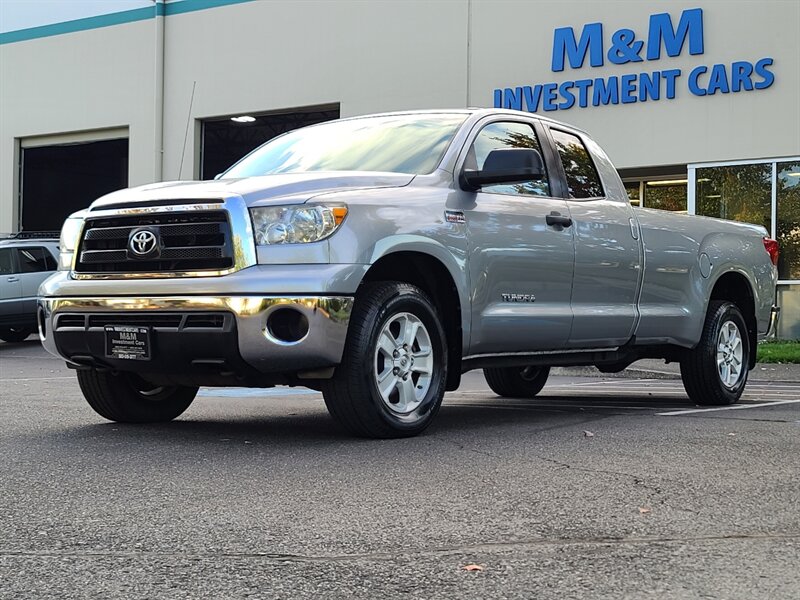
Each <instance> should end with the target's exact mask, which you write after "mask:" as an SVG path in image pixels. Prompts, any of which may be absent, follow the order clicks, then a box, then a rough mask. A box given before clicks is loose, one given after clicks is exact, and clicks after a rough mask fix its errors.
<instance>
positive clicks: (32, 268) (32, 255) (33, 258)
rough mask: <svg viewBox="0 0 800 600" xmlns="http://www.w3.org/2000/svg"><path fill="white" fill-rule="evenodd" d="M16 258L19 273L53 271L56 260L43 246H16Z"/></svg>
mask: <svg viewBox="0 0 800 600" xmlns="http://www.w3.org/2000/svg"><path fill="white" fill-rule="evenodd" d="M17 260H18V261H19V270H20V273H39V272H41V271H55V270H56V261H55V259H54V258H53V257H52V255H51V254H50V252H48V251H47V250H46V249H45V248H42V247H38V246H35V247H31V248H17Z"/></svg>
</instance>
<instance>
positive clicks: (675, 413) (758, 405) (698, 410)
mask: <svg viewBox="0 0 800 600" xmlns="http://www.w3.org/2000/svg"><path fill="white" fill-rule="evenodd" d="M797 403H800V400H778V401H777V402H753V403H751V404H735V405H733V406H717V407H714V408H693V409H690V410H675V411H671V412H663V413H658V415H659V416H661V417H677V416H679V415H691V414H694V413H706V412H717V411H720V410H745V409H748V408H765V407H767V406H778V405H780V404H797Z"/></svg>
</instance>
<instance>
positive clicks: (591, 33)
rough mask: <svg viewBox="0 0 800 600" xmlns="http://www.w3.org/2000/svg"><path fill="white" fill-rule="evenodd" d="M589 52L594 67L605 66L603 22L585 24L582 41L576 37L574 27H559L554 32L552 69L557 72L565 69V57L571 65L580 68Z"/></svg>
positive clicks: (590, 62)
mask: <svg viewBox="0 0 800 600" xmlns="http://www.w3.org/2000/svg"><path fill="white" fill-rule="evenodd" d="M587 52H589V64H590V65H592V66H593V67H602V66H603V24H602V23H588V24H586V25H584V26H583V31H581V39H580V41H578V40H576V39H575V30H574V29H572V27H559V28H558V29H556V30H555V32H554V33H553V60H552V64H551V69H552V70H553V71H555V72H558V71H563V70H564V57H565V56H566V57H567V59H568V60H569V66H570V67H572V68H573V69H580V68H581V67H582V66H583V61H584V60H585V59H586V53H587Z"/></svg>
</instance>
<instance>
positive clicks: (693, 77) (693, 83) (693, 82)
mask: <svg viewBox="0 0 800 600" xmlns="http://www.w3.org/2000/svg"><path fill="white" fill-rule="evenodd" d="M706 71H708V68H707V67H695V68H694V69H692V72H691V73H689V91H690V92H692V93H693V94H694V95H695V96H705V95H706V91H705V90H704V89H703V88H701V87H700V85H698V83H697V78H698V77H700V75H702V74H703V73H705V72H706Z"/></svg>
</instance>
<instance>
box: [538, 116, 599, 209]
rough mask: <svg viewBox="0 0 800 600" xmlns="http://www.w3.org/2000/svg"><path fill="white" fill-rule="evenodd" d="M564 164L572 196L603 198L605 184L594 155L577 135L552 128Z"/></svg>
mask: <svg viewBox="0 0 800 600" xmlns="http://www.w3.org/2000/svg"><path fill="white" fill-rule="evenodd" d="M550 131H551V133H552V134H553V140H554V141H555V143H556V148H557V149H558V155H559V156H560V157H561V164H562V165H563V166H564V174H565V175H566V176H567V186H568V188H569V195H570V198H601V197H602V196H603V195H604V194H603V186H602V185H601V183H600V176H599V175H598V174H597V169H595V168H594V163H593V162H592V157H591V156H590V155H589V151H588V150H587V149H586V146H584V145H583V142H582V141H581V139H580V138H579V137H578V136H577V135H573V134H571V133H567V132H565V131H559V130H557V129H551V130H550Z"/></svg>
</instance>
